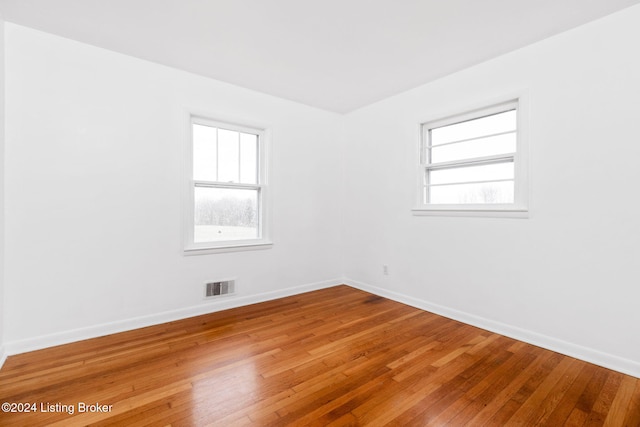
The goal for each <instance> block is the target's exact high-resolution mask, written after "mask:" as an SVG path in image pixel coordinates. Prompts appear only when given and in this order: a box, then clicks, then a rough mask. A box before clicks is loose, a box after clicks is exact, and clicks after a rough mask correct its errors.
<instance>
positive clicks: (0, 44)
mask: <svg viewBox="0 0 640 427" xmlns="http://www.w3.org/2000/svg"><path fill="white" fill-rule="evenodd" d="M4 171H5V164H4V21H3V20H2V15H0V367H2V364H3V363H4V360H5V357H6V354H5V349H4V328H5V321H4V317H5V309H4Z"/></svg>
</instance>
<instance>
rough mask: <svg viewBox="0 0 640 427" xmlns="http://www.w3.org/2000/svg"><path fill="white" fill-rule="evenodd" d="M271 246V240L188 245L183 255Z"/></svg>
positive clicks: (241, 250) (267, 247)
mask: <svg viewBox="0 0 640 427" xmlns="http://www.w3.org/2000/svg"><path fill="white" fill-rule="evenodd" d="M272 247H273V243H272V242H268V241H264V242H252V243H236V244H225V245H221V246H204V247H200V246H190V247H186V248H184V255H186V256H191V255H207V254H219V253H225V252H243V251H255V250H261V249H271V248H272Z"/></svg>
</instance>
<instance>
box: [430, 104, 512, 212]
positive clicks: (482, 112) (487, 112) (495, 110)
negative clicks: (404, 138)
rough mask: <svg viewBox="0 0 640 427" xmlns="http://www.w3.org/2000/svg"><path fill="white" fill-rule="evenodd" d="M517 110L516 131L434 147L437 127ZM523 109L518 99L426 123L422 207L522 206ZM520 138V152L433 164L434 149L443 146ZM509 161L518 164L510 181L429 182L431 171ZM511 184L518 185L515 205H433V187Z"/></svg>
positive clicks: (450, 142)
mask: <svg viewBox="0 0 640 427" xmlns="http://www.w3.org/2000/svg"><path fill="white" fill-rule="evenodd" d="M513 110H515V111H516V114H517V118H516V120H517V122H516V123H517V124H516V129H515V130H507V131H504V132H493V133H490V134H487V135H480V136H477V137H469V138H462V139H459V140H454V141H447V142H445V143H442V144H435V145H433V144H432V141H431V131H432V130H433V129H437V128H441V127H445V126H449V125H455V124H459V123H464V122H467V121H471V120H477V119H482V118H485V117H490V116H492V115H495V114H500V113H505V112H508V111H513ZM520 114H521V112H520V107H519V101H518V100H514V101H509V102H505V103H501V104H497V105H494V106H491V107H487V108H482V109H478V110H475V111H471V112H469V113H463V114H459V115H454V116H449V117H446V118H444V119H440V120H435V121H430V122H427V123H423V124H422V125H421V130H422V132H421V136H422V137H421V144H420V145H421V149H420V169H421V170H422V174H421V175H422V185H421V188H420V196H421V197H420V199H421V205H422V206H423V207H425V208H435V209H438V210H440V209H444V208H451V209H458V208H461V209H466V208H472V207H473V206H475V207H477V208H482V207H488V208H491V209H500V208H502V207H505V208H507V207H514V206H516V205H517V204H518V203H519V200H520V196H519V192H520V191H522V189H521V185H520V182H519V180H520V176H519V167H518V162H519V159H518V152H517V151H518V150H520V141H519V139H520V135H521V129H520V125H521V121H520ZM514 133H515V135H516V151H515V152H509V153H502V154H496V155H488V156H480V157H470V158H465V159H459V160H451V161H443V162H432V161H431V156H432V154H431V150H432V149H435V148H440V147H445V146H451V145H455V144H462V143H465V142H469V141H475V140H480V139H485V138H491V137H496V136H501V135H508V134H514ZM506 162H512V163H513V164H514V175H513V178H509V179H499V180H478V181H468V182H467V181H465V182H455V183H450V184H442V183H441V184H433V183H431V182H430V180H429V175H430V173H429V172H430V171H437V170H447V169H454V168H463V167H470V166H479V165H491V164H500V163H506ZM508 181H511V182H513V183H514V190H513V191H514V193H513V203H503V204H490V203H478V204H464V203H454V204H451V205H447V206H443V205H438V204H434V203H431V202H430V191H429V190H430V188H433V187H442V186H445V185H460V184H476V183H490V182H508Z"/></svg>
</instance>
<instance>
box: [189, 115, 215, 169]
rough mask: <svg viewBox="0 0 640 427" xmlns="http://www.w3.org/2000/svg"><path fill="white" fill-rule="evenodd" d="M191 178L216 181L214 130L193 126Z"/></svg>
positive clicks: (209, 127) (212, 128)
mask: <svg viewBox="0 0 640 427" xmlns="http://www.w3.org/2000/svg"><path fill="white" fill-rule="evenodd" d="M192 129H193V178H194V179H198V180H203V181H216V180H217V177H216V130H217V129H216V128H214V127H211V126H202V125H196V124H194V125H193V128H192Z"/></svg>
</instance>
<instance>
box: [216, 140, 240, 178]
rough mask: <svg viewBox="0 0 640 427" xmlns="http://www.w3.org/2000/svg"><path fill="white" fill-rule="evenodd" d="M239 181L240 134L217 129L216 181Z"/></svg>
mask: <svg viewBox="0 0 640 427" xmlns="http://www.w3.org/2000/svg"><path fill="white" fill-rule="evenodd" d="M239 180H240V133H239V132H236V131H232V130H226V129H218V181H220V182H239Z"/></svg>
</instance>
